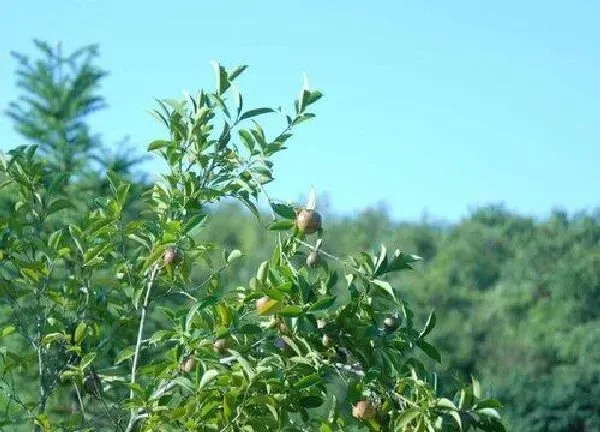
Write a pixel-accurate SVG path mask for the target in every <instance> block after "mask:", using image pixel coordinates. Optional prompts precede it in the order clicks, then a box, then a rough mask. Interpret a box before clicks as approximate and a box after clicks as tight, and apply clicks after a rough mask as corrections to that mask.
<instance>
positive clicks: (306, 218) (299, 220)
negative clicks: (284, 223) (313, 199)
mask: <svg viewBox="0 0 600 432" xmlns="http://www.w3.org/2000/svg"><path fill="white" fill-rule="evenodd" d="M296 225H297V226H298V229H299V230H300V231H302V232H303V233H304V234H313V233H316V232H317V231H319V230H320V229H321V215H320V214H319V213H317V212H316V211H314V210H310V209H305V210H302V211H301V212H300V213H298V216H296Z"/></svg>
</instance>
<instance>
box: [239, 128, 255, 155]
mask: <svg viewBox="0 0 600 432" xmlns="http://www.w3.org/2000/svg"><path fill="white" fill-rule="evenodd" d="M238 134H239V136H240V138H241V139H242V141H243V143H244V145H245V146H246V148H247V149H248V150H249V151H250V152H252V151H253V150H254V146H255V145H256V144H255V142H254V138H253V137H252V134H251V133H250V132H248V131H247V130H245V129H240V130H239V131H238Z"/></svg>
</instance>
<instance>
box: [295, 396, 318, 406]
mask: <svg viewBox="0 0 600 432" xmlns="http://www.w3.org/2000/svg"><path fill="white" fill-rule="evenodd" d="M300 405H302V406H303V407H304V408H317V407H320V406H321V405H323V399H321V398H320V397H319V396H304V397H303V398H302V399H300Z"/></svg>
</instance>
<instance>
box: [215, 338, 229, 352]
mask: <svg viewBox="0 0 600 432" xmlns="http://www.w3.org/2000/svg"><path fill="white" fill-rule="evenodd" d="M226 348H227V339H217V340H216V341H215V343H213V351H214V352H219V353H222V352H224V351H225V349H226Z"/></svg>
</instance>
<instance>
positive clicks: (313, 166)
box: [0, 0, 600, 220]
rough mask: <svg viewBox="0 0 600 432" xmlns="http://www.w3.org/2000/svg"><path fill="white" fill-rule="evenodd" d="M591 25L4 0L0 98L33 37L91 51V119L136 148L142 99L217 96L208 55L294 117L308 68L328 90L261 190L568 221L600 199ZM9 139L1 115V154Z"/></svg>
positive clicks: (480, 5) (593, 20) (346, 207)
mask: <svg viewBox="0 0 600 432" xmlns="http://www.w3.org/2000/svg"><path fill="white" fill-rule="evenodd" d="M599 18H600V2H597V1H593V0H589V1H571V2H566V1H563V2H556V1H537V0H535V1H534V0H530V1H527V2H523V1H516V0H510V1H502V2H482V1H475V0H473V1H452V2H448V1H431V2H416V1H398V0H396V1H391V0H388V1H372V2H367V1H343V2H342V1H337V2H336V1H316V0H310V1H302V2H300V1H287V2H273V1H266V0H257V1H253V2H248V1H237V2H236V1H232V2H218V1H212V2H205V1H199V0H198V1H192V0H187V1H183V0H171V1H149V0H146V1H116V0H62V1H42V0H37V1H33V0H0V105H1V106H3V107H4V106H6V104H7V103H8V101H9V100H11V99H13V98H15V97H16V95H17V90H16V89H15V87H14V79H15V76H14V67H15V63H14V62H13V61H12V60H11V58H10V56H9V51H10V50H17V51H21V52H26V53H28V52H31V51H32V43H31V40H32V39H33V38H39V39H43V40H47V41H49V42H52V41H58V40H61V41H62V42H63V46H64V49H65V51H70V50H73V49H75V48H77V47H79V46H80V45H83V44H88V43H99V44H100V52H101V57H100V59H99V64H100V65H101V66H102V67H104V68H105V69H108V70H109V71H110V76H109V77H108V78H106V80H105V82H104V85H103V88H102V93H103V95H104V96H105V97H106V99H107V101H108V103H109V108H108V109H107V110H105V111H104V112H101V113H97V114H94V115H93V117H91V124H92V127H93V129H94V131H96V132H101V133H102V135H103V137H104V140H105V142H106V143H114V142H117V141H119V139H120V138H121V137H123V136H125V135H129V136H130V137H131V142H132V143H134V144H136V145H137V146H138V148H139V149H140V150H145V148H146V146H147V143H148V142H149V141H150V140H152V139H154V138H160V137H162V136H163V135H164V131H163V130H162V129H161V128H160V125H158V124H157V123H156V122H155V121H154V120H153V119H152V118H151V117H150V116H149V115H148V114H146V113H145V110H147V109H149V108H152V107H153V104H154V102H153V98H154V97H157V98H167V97H179V96H180V95H181V90H183V89H189V90H190V91H195V90H197V89H199V88H202V87H210V88H212V86H213V85H214V78H213V75H212V67H211V65H210V60H212V59H216V60H218V61H220V62H221V63H223V64H225V65H227V66H233V65H237V64H241V63H247V64H249V65H250V68H249V70H248V71H247V72H246V73H245V74H244V76H243V78H242V79H241V80H240V87H241V89H242V91H243V92H244V94H245V104H246V106H248V107H250V106H253V107H258V106H263V105H271V106H278V105H282V106H284V107H289V109H291V102H292V101H293V98H295V97H296V95H297V92H298V89H299V88H300V86H301V85H302V73H303V72H306V73H307V74H308V77H309V80H310V83H311V85H312V86H313V87H315V88H319V89H321V90H322V91H323V92H324V94H325V97H324V98H323V99H322V100H321V101H320V102H319V103H318V105H316V106H315V112H316V114H317V119H316V120H314V121H313V122H310V123H306V124H305V125H304V126H303V127H301V128H300V129H299V130H298V134H297V135H296V137H295V138H294V139H293V140H292V141H291V142H290V145H289V149H288V150H287V151H286V152H284V153H283V154H282V155H281V156H279V157H278V158H277V161H276V162H277V165H276V171H275V175H276V182H275V183H274V184H273V185H272V186H271V187H270V189H269V190H270V192H271V194H272V195H273V196H275V197H277V198H280V199H292V200H293V199H296V198H298V197H299V196H300V195H305V194H306V193H307V191H308V187H309V186H310V184H314V185H315V186H316V188H317V191H318V192H321V193H327V195H328V200H329V205H330V209H331V210H332V211H334V212H336V213H348V214H349V213H352V212H355V211H358V210H360V209H362V208H364V207H366V206H371V205H375V204H376V203H378V202H380V201H383V202H385V203H386V204H387V205H388V207H389V209H390V213H391V215H392V216H393V217H394V218H398V219H416V218H418V217H419V216H420V215H421V214H422V213H423V212H424V211H427V212H428V213H429V214H431V215H433V216H434V217H439V218H444V219H447V220H457V219H458V218H460V217H461V216H463V215H465V214H467V212H468V210H469V208H471V207H473V206H477V205H481V204H485V203H496V202H504V203H505V204H506V206H507V207H508V208H510V209H513V210H516V211H519V212H522V213H526V214H531V215H539V216H545V215H547V214H548V212H549V211H550V210H551V208H553V207H561V208H565V209H567V210H569V211H571V212H574V211H577V210H582V209H593V208H594V207H596V206H598V205H599V204H600V198H599V195H598V188H599V185H600V169H599V161H600V106H599V105H600V48H599V47H600V26H598V19H599ZM273 132H275V131H273ZM17 144H21V141H20V139H19V137H18V136H17V135H16V134H15V133H14V132H13V131H12V127H11V125H10V123H9V122H8V120H7V119H6V118H0V148H2V149H7V148H10V147H12V146H14V145H17ZM157 167H158V165H156V164H150V165H149V166H148V168H149V169H152V170H156V169H157Z"/></svg>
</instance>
